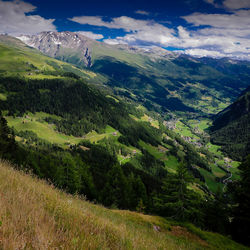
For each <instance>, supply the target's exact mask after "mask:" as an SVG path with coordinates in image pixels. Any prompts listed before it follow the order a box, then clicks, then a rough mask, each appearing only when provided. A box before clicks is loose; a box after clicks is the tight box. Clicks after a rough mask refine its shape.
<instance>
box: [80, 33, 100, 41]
mask: <svg viewBox="0 0 250 250" xmlns="http://www.w3.org/2000/svg"><path fill="white" fill-rule="evenodd" d="M76 33H78V34H81V35H84V36H86V37H89V38H91V39H94V40H100V39H103V38H104V36H103V35H102V34H96V33H93V32H91V31H78V32H76Z"/></svg>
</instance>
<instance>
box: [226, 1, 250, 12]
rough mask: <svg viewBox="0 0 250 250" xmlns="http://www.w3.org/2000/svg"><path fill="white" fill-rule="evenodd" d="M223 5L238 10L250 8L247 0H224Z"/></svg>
mask: <svg viewBox="0 0 250 250" xmlns="http://www.w3.org/2000/svg"><path fill="white" fill-rule="evenodd" d="M223 5H224V6H225V7H226V8H228V9H233V10H238V9H247V8H250V1H249V0H225V1H224V2H223Z"/></svg>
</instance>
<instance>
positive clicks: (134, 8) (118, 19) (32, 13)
mask: <svg viewBox="0 0 250 250" xmlns="http://www.w3.org/2000/svg"><path fill="white" fill-rule="evenodd" d="M249 27H250V0H218V1H217V0H171V1H168V0H165V1H158V0H154V1H145V0H144V1H142V0H133V1H128V0H127V1H99V0H92V1H89V0H85V1H79V0H70V1H66V0H60V1H58V0H53V1H52V0H51V1H47V0H42V1H41V0H27V1H19V0H17V1H10V0H8V1H6V0H4V1H3V0H0V33H8V34H10V35H13V36H19V35H20V34H29V35H31V34H36V33H39V32H41V31H66V30H67V31H73V32H76V31H77V32H82V33H83V34H84V35H86V36H88V37H91V38H93V39H98V40H100V41H103V42H105V43H108V44H129V45H135V46H160V47H163V48H169V49H171V50H175V48H176V50H178V51H182V53H186V54H190V55H194V56H213V57H224V56H228V57H234V58H238V59H247V60H250V28H249Z"/></svg>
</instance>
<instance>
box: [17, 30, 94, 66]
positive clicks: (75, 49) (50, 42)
mask: <svg viewBox="0 0 250 250" xmlns="http://www.w3.org/2000/svg"><path fill="white" fill-rule="evenodd" d="M17 38H18V39H20V40H21V41H23V42H24V43H26V44H27V45H29V46H31V47H34V48H36V49H38V50H40V51H41V52H42V53H44V54H46V55H48V56H51V57H54V58H58V59H63V56H64V55H65V53H66V54H69V55H71V57H74V55H75V56H76V55H77V57H76V60H77V62H76V63H78V64H79V63H81V62H82V64H84V65H85V66H87V67H90V66H91V64H92V62H91V49H90V44H91V43H92V42H93V41H92V40H91V39H89V38H87V37H85V36H83V35H81V34H78V33H74V32H70V31H64V32H52V31H48V32H41V33H39V34H37V35H31V36H29V35H22V36H19V37H17ZM79 60H80V62H79Z"/></svg>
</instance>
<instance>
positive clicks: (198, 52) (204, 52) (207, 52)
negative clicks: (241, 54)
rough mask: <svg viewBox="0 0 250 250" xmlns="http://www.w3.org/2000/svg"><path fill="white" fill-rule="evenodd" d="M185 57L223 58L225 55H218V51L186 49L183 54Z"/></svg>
mask: <svg viewBox="0 0 250 250" xmlns="http://www.w3.org/2000/svg"><path fill="white" fill-rule="evenodd" d="M184 53H185V54H187V55H191V56H197V57H206V56H210V57H224V56H225V54H223V53H220V52H218V51H213V50H206V49H187V50H185V52H184Z"/></svg>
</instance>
